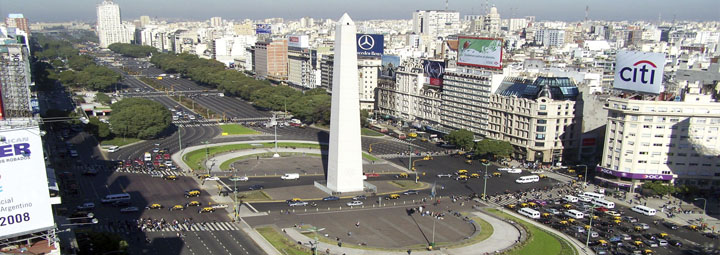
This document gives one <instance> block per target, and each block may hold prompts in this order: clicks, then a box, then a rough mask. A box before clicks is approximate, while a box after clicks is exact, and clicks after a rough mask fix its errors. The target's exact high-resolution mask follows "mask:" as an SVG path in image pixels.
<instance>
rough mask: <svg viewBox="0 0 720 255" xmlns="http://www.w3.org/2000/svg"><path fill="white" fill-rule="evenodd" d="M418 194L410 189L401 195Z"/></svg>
mask: <svg viewBox="0 0 720 255" xmlns="http://www.w3.org/2000/svg"><path fill="white" fill-rule="evenodd" d="M418 193H419V192H418V191H417V190H412V189H411V190H408V191H405V192H403V195H416V194H418Z"/></svg>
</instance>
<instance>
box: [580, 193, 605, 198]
mask: <svg viewBox="0 0 720 255" xmlns="http://www.w3.org/2000/svg"><path fill="white" fill-rule="evenodd" d="M582 195H584V196H586V197H590V198H596V199H605V195H603V194H598V193H595V192H583V193H582Z"/></svg>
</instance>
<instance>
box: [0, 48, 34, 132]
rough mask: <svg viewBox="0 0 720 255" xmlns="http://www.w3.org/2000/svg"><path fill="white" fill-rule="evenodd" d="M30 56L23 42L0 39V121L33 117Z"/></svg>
mask: <svg viewBox="0 0 720 255" xmlns="http://www.w3.org/2000/svg"><path fill="white" fill-rule="evenodd" d="M30 77H31V75H30V54H29V52H28V50H27V46H26V45H25V44H24V42H23V41H18V40H17V39H11V38H7V35H3V39H0V120H3V119H11V118H28V117H32V107H31V101H30V84H31V83H30V82H31V81H30Z"/></svg>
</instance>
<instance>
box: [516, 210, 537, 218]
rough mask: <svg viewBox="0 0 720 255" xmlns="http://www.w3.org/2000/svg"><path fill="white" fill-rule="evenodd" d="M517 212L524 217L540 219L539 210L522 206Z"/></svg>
mask: <svg viewBox="0 0 720 255" xmlns="http://www.w3.org/2000/svg"><path fill="white" fill-rule="evenodd" d="M518 213H519V214H522V215H524V216H525V217H528V218H531V219H540V212H538V211H535V210H533V209H530V208H522V209H520V210H518Z"/></svg>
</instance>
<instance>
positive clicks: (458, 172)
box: [457, 169, 468, 175]
mask: <svg viewBox="0 0 720 255" xmlns="http://www.w3.org/2000/svg"><path fill="white" fill-rule="evenodd" d="M467 173H468V170H465V169H460V170H458V171H457V175H466V174H467Z"/></svg>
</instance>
